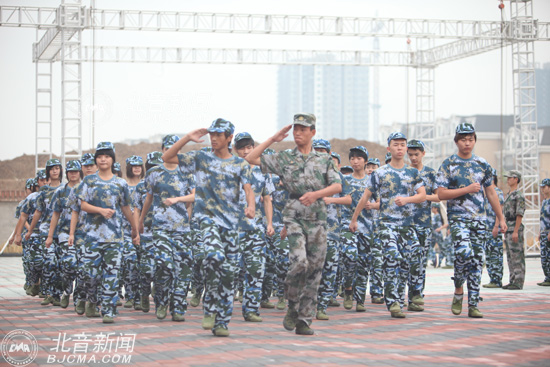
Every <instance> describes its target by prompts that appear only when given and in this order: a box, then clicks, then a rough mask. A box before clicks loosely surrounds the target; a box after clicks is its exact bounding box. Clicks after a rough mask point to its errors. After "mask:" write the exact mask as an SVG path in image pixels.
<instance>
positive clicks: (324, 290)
mask: <svg viewBox="0 0 550 367" xmlns="http://www.w3.org/2000/svg"><path fill="white" fill-rule="evenodd" d="M339 257H340V251H339V244H338V241H336V240H334V239H329V240H327V255H326V257H325V265H324V266H323V274H322V276H321V283H320V284H319V291H318V301H317V310H321V311H325V310H326V309H327V307H328V302H329V301H330V299H331V298H332V296H333V293H334V284H335V283H336V275H337V273H338V263H339Z"/></svg>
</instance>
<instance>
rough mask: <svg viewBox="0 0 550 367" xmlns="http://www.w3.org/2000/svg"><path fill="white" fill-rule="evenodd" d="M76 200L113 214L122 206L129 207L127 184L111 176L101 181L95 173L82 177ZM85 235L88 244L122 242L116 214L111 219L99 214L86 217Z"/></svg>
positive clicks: (120, 226) (119, 224)
mask: <svg viewBox="0 0 550 367" xmlns="http://www.w3.org/2000/svg"><path fill="white" fill-rule="evenodd" d="M78 198H79V199H80V201H81V202H82V201H84V202H86V203H88V204H90V205H93V206H96V207H100V208H106V209H113V210H115V212H116V211H117V210H119V209H120V207H122V206H130V204H131V201H130V191H129V190H128V183H127V182H126V181H124V180H123V179H122V178H119V177H117V176H113V177H112V178H111V179H110V180H108V181H104V180H102V179H101V178H100V177H99V175H98V174H97V173H95V174H93V175H90V176H86V177H84V180H83V181H82V184H81V188H79V193H78ZM86 235H87V237H88V241H89V242H98V243H112V242H122V240H123V233H122V223H121V221H120V218H118V217H117V215H116V213H115V215H113V216H112V217H111V218H105V217H103V216H102V215H101V214H91V213H88V215H86Z"/></svg>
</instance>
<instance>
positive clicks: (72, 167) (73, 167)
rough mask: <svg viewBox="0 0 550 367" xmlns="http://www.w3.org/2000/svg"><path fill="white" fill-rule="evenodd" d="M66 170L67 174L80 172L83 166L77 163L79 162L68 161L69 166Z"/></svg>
mask: <svg viewBox="0 0 550 367" xmlns="http://www.w3.org/2000/svg"><path fill="white" fill-rule="evenodd" d="M65 170H66V171H67V172H69V171H80V170H82V165H81V164H80V161H77V160H73V161H68V162H67V164H66V165H65Z"/></svg>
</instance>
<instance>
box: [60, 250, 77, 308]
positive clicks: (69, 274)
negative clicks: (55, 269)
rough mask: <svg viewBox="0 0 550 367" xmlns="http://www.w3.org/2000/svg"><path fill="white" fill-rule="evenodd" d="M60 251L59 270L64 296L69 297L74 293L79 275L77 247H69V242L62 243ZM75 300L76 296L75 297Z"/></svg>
mask: <svg viewBox="0 0 550 367" xmlns="http://www.w3.org/2000/svg"><path fill="white" fill-rule="evenodd" d="M58 249H59V255H60V256H59V268H60V270H61V283H62V286H63V294H65V295H69V294H71V293H73V283H74V281H75V280H76V278H77V274H78V263H77V260H76V248H75V246H74V245H73V246H69V244H68V243H67V242H60V243H59V244H58ZM73 299H74V296H73Z"/></svg>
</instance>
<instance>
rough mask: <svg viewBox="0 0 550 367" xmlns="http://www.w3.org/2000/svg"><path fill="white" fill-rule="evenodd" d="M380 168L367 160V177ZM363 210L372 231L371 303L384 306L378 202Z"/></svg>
mask: <svg viewBox="0 0 550 367" xmlns="http://www.w3.org/2000/svg"><path fill="white" fill-rule="evenodd" d="M378 168H380V160H379V159H378V158H369V161H368V163H367V175H369V176H370V175H372V173H373V172H374V171H375V170H377V169H378ZM365 209H367V210H370V211H371V212H372V217H373V222H374V229H373V234H372V236H373V241H372V248H371V250H370V253H369V258H368V263H369V266H370V269H369V271H370V279H369V282H370V297H371V303H374V304H380V305H381V304H384V282H383V281H382V277H383V274H384V269H383V267H384V251H383V249H382V242H381V241H380V237H379V236H378V227H379V222H380V200H377V201H376V202H373V201H372V200H371V201H370V202H368V203H367V206H366V207H365Z"/></svg>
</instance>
